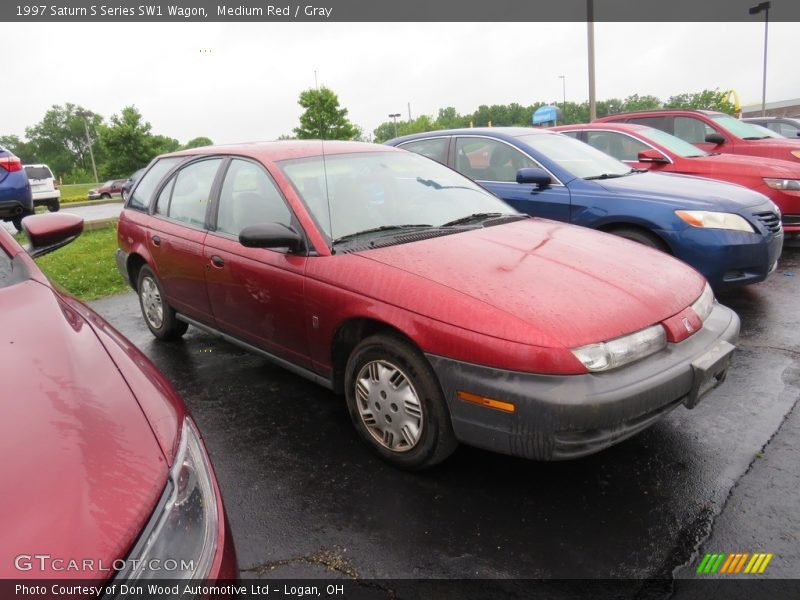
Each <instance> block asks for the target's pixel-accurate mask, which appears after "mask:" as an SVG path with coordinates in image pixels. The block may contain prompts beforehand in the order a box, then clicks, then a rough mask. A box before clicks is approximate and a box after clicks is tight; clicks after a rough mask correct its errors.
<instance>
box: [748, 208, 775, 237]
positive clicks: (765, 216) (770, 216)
mask: <svg viewBox="0 0 800 600" xmlns="http://www.w3.org/2000/svg"><path fill="white" fill-rule="evenodd" d="M753 216H754V217H755V218H756V219H758V220H759V221H761V223H762V224H763V225H764V227H766V228H767V229H769V230H770V231H771V232H772V233H778V232H779V231H780V230H781V220H780V218H779V217H778V213H774V212H772V211H767V212H758V213H753Z"/></svg>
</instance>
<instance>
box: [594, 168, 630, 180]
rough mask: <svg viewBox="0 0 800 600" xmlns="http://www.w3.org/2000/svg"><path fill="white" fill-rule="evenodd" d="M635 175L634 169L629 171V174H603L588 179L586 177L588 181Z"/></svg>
mask: <svg viewBox="0 0 800 600" xmlns="http://www.w3.org/2000/svg"><path fill="white" fill-rule="evenodd" d="M631 173H633V169H631V170H630V171H628V172H627V173H603V174H601V175H589V176H588V177H584V179H585V180H586V181H589V180H590V179H615V178H617V177H625V175H630V174H631Z"/></svg>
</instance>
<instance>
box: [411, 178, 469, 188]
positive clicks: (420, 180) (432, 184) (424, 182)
mask: <svg viewBox="0 0 800 600" xmlns="http://www.w3.org/2000/svg"><path fill="white" fill-rule="evenodd" d="M417 183H421V184H422V185H427V186H428V187H432V188H433V189H435V190H472V191H473V192H475V191H477V190H475V189H474V188H471V187H468V186H466V185H442V184H441V183H439V182H438V181H434V180H433V179H423V178H422V177H417Z"/></svg>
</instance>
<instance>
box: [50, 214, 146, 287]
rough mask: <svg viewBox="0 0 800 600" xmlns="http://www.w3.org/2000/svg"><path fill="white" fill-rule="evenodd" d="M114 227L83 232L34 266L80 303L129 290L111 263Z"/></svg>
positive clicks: (115, 230) (114, 244)
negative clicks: (37, 266)
mask: <svg viewBox="0 0 800 600" xmlns="http://www.w3.org/2000/svg"><path fill="white" fill-rule="evenodd" d="M116 249H117V228H116V225H109V226H108V227H106V228H103V229H97V230H94V231H85V232H83V233H82V234H81V235H80V237H79V238H78V239H77V240H75V241H74V242H72V243H71V244H69V245H67V246H65V247H63V248H60V249H58V250H56V251H55V252H51V253H50V254H46V255H45V256H42V257H41V258H38V259H37V260H36V262H37V263H38V264H39V268H40V269H42V271H44V273H45V275H47V277H48V278H49V279H50V280H51V281H52V282H54V283H57V284H58V285H60V286H61V287H63V288H64V289H65V290H66V291H67V292H69V293H70V294H72V295H73V296H75V297H76V298H79V299H81V300H84V301H87V300H95V299H96V298H102V297H103V296H109V295H111V294H118V293H119V292H124V291H127V290H129V289H130V288H129V286H128V285H127V284H126V283H125V281H124V280H123V279H122V276H121V275H120V274H119V271H118V270H117V263H116V261H115V260H114V251H115V250H116Z"/></svg>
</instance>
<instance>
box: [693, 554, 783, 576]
mask: <svg viewBox="0 0 800 600" xmlns="http://www.w3.org/2000/svg"><path fill="white" fill-rule="evenodd" d="M773 556H774V555H773V554H772V553H763V552H755V553H753V554H750V553H749V552H735V553H733V554H725V553H723V552H709V553H707V554H706V555H705V556H704V557H703V560H701V561H700V564H699V565H698V566H697V573H699V574H700V575H710V574H713V573H721V574H726V575H730V574H733V573H746V574H749V575H760V574H761V573H763V572H764V571H765V570H766V568H767V565H768V564H769V561H771V560H772V557H773Z"/></svg>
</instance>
